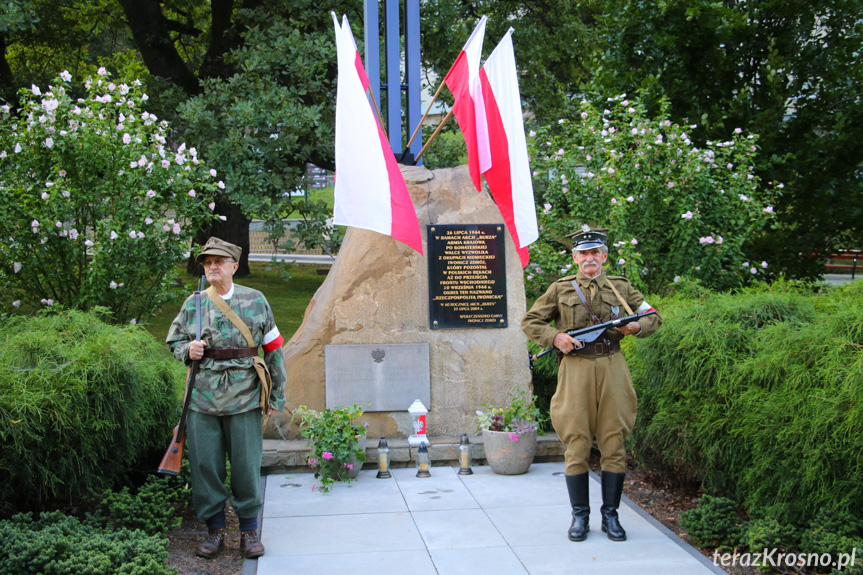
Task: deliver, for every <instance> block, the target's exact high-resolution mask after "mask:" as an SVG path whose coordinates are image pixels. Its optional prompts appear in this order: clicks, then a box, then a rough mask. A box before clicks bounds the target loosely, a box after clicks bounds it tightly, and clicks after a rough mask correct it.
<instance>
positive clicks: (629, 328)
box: [617, 321, 641, 335]
mask: <svg viewBox="0 0 863 575" xmlns="http://www.w3.org/2000/svg"><path fill="white" fill-rule="evenodd" d="M617 329H618V331H620V333H622V334H623V335H635V334H637V333H638V332H640V331H641V324H640V323H638V322H637V321H634V322H632V323H628V324H626V325H623V326H620V327H619V328H617Z"/></svg>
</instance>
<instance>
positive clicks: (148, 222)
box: [144, 218, 153, 226]
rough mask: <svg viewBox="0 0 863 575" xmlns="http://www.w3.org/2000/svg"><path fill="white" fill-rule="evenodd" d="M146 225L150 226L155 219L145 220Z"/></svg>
mask: <svg viewBox="0 0 863 575" xmlns="http://www.w3.org/2000/svg"><path fill="white" fill-rule="evenodd" d="M144 223H145V224H147V225H148V226H149V225H150V224H152V223H153V219H152V218H144Z"/></svg>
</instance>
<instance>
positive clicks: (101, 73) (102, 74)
mask: <svg viewBox="0 0 863 575" xmlns="http://www.w3.org/2000/svg"><path fill="white" fill-rule="evenodd" d="M96 73H97V74H99V75H100V76H104V75H105V74H107V73H108V71H107V70H106V69H105V66H99V69H98V70H96Z"/></svg>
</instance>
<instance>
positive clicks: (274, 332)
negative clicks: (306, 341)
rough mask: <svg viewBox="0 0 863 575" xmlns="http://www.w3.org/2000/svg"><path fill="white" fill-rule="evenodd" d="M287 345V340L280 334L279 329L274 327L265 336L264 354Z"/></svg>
mask: <svg viewBox="0 0 863 575" xmlns="http://www.w3.org/2000/svg"><path fill="white" fill-rule="evenodd" d="M283 343H285V338H283V337H282V334H281V333H279V328H277V327H273V329H271V330H270V331H268V332H267V334H266V335H265V336H264V353H270V352H271V351H273V350H274V349H279V348H280V347H281V346H282V344H283Z"/></svg>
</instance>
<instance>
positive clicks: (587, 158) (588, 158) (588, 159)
mask: <svg viewBox="0 0 863 575" xmlns="http://www.w3.org/2000/svg"><path fill="white" fill-rule="evenodd" d="M585 159H586V160H587V161H588V162H589V161H591V160H592V159H593V156H591V155H590V154H588V155H587V156H586V157H585Z"/></svg>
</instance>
